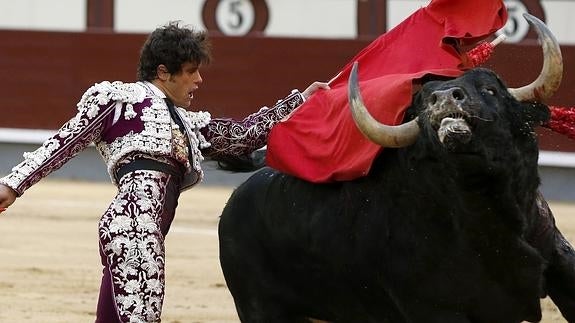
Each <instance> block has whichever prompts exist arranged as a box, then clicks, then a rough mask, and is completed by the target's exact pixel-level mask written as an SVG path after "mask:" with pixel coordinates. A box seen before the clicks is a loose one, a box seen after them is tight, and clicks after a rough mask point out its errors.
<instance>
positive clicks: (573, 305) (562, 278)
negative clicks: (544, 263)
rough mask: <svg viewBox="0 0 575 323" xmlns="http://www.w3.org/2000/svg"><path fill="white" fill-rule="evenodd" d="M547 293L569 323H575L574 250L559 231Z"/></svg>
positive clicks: (546, 274) (547, 274)
mask: <svg viewBox="0 0 575 323" xmlns="http://www.w3.org/2000/svg"><path fill="white" fill-rule="evenodd" d="M545 278H546V280H547V292H548V293H549V297H551V299H552V300H553V302H554V303H555V305H557V307H558V308H559V310H560V311H561V314H562V315H563V317H565V319H567V321H568V322H569V323H575V250H574V249H573V247H572V246H571V244H569V242H568V241H567V240H566V239H565V237H563V235H562V234H561V232H559V230H556V231H555V245H554V249H553V255H552V258H551V262H550V264H549V268H548V269H547V271H546V273H545Z"/></svg>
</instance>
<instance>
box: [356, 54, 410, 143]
mask: <svg viewBox="0 0 575 323" xmlns="http://www.w3.org/2000/svg"><path fill="white" fill-rule="evenodd" d="M357 66H358V63H357V62H355V63H354V64H353V67H352V69H351V73H350V76H349V84H348V96H349V106H350V108H351V114H352V115H353V120H354V121H355V124H356V125H357V127H358V128H359V130H360V131H361V133H363V135H364V136H366V137H367V138H368V139H369V140H371V141H373V142H374V143H376V144H378V145H380V146H383V147H392V148H398V147H405V146H409V145H411V144H413V143H414V142H415V140H416V139H417V135H418V134H419V126H418V125H417V119H415V120H411V121H409V122H407V123H404V124H401V125H398V126H388V125H384V124H382V123H380V122H378V121H377V120H375V119H374V118H373V117H372V116H371V115H370V114H369V112H368V111H367V108H366V107H365V105H364V103H363V99H362V98H361V93H360V92H359V83H358V81H357V68H358V67H357Z"/></svg>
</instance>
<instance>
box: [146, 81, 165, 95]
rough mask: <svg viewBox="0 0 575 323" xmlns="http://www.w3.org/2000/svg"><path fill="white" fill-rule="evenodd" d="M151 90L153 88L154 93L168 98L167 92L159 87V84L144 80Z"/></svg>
mask: <svg viewBox="0 0 575 323" xmlns="http://www.w3.org/2000/svg"><path fill="white" fill-rule="evenodd" d="M143 83H144V84H145V85H146V86H147V87H148V88H149V89H150V90H152V92H154V95H156V96H158V97H160V98H162V99H165V98H166V94H165V93H164V92H162V90H160V88H158V87H157V86H155V85H154V83H152V82H149V81H144V82H143Z"/></svg>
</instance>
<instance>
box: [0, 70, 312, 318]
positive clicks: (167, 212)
mask: <svg viewBox="0 0 575 323" xmlns="http://www.w3.org/2000/svg"><path fill="white" fill-rule="evenodd" d="M164 98H165V95H164V94H163V93H162V92H161V91H160V90H159V89H158V88H157V87H155V86H154V85H153V84H151V83H149V82H137V83H122V82H107V81H106V82H102V83H98V84H95V85H94V86H92V87H91V88H89V89H88V90H87V91H86V92H85V94H84V95H83V96H82V98H81V100H80V102H79V103H78V113H77V114H76V116H74V117H73V118H72V119H71V120H70V121H68V122H67V123H65V124H64V125H63V126H62V127H61V128H60V130H59V131H58V132H57V133H56V134H55V135H54V136H52V137H51V138H49V139H48V140H46V141H45V142H44V143H43V144H42V146H41V147H39V148H38V149H37V150H35V151H33V152H29V153H25V154H24V161H23V162H21V163H20V164H18V165H17V166H16V167H14V168H13V169H12V172H11V173H10V174H8V175H6V176H5V177H3V178H0V183H2V184H5V185H8V186H10V187H11V188H12V189H14V190H15V191H16V192H17V193H18V195H22V194H23V193H24V191H25V190H26V189H28V188H29V187H31V186H32V185H33V184H35V183H36V182H38V181H39V180H40V179H42V178H44V177H45V176H47V175H48V174H50V173H51V172H53V171H54V170H56V169H58V168H60V167H61V166H62V165H63V164H65V163H66V162H67V161H68V160H70V159H71V158H72V157H74V156H75V155H76V154H77V153H79V152H80V151H82V150H83V149H84V148H86V147H87V146H88V145H89V144H90V143H95V145H96V147H97V149H98V151H99V152H100V154H101V155H102V158H103V159H104V162H105V163H106V166H107V170H108V173H109V175H110V178H111V180H112V183H113V184H114V185H116V186H117V188H118V193H117V195H116V196H115V198H114V199H113V201H112V203H111V204H110V206H109V208H108V209H107V210H106V212H105V213H104V214H103V216H102V218H101V220H100V222H99V226H98V228H99V240H100V241H99V242H100V254H101V257H102V263H103V265H104V275H103V278H102V285H101V288H100V299H99V302H98V314H97V319H96V322H105V323H112V322H160V315H161V309H162V302H163V299H164V270H165V268H164V264H165V253H164V238H165V236H166V234H167V233H168V230H169V227H170V224H171V222H172V220H173V217H174V213H175V209H176V206H177V203H178V202H177V200H178V197H179V194H180V192H181V191H183V190H185V189H188V188H190V187H192V186H193V185H195V184H196V183H198V182H199V181H200V180H201V179H202V177H203V172H202V169H201V161H202V160H203V159H204V156H207V157H215V158H217V157H218V156H242V155H246V154H249V153H251V152H252V151H254V150H256V149H258V148H261V147H262V146H264V145H265V144H266V139H267V135H268V133H269V130H270V129H271V127H272V126H273V125H274V124H276V123H277V122H279V121H280V120H281V119H283V118H285V117H286V116H287V115H288V114H289V113H290V112H291V111H292V110H293V109H294V108H296V107H297V106H299V105H300V104H301V103H303V101H304V98H303V96H302V95H301V93H299V92H298V91H293V92H292V93H291V94H290V95H288V96H287V97H286V98H284V99H283V100H280V101H278V102H277V103H276V104H275V105H274V106H273V107H271V108H267V107H264V108H262V109H260V110H259V111H258V112H256V113H254V114H251V115H249V116H248V117H247V118H245V119H244V120H241V121H236V120H232V119H223V118H213V119H212V118H211V117H210V114H209V113H208V112H191V111H187V110H185V109H182V108H176V110H177V114H178V115H179V117H180V118H181V119H182V121H183V124H184V128H185V129H180V127H178V125H177V124H176V123H175V122H174V120H172V118H171V117H170V113H169V110H168V107H167V105H166V103H165V101H164ZM134 165H135V167H133V166H134ZM124 167H127V168H124ZM130 167H131V168H130ZM123 168H124V170H126V169H127V170H128V171H122V172H119V170H121V169H123ZM118 175H119V176H118Z"/></svg>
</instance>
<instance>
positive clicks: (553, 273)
mask: <svg viewBox="0 0 575 323" xmlns="http://www.w3.org/2000/svg"><path fill="white" fill-rule="evenodd" d="M537 207H538V209H539V214H538V216H537V219H536V221H535V222H534V223H535V226H534V228H533V230H531V231H532V232H530V234H529V240H530V243H531V244H532V246H533V247H535V248H537V249H538V250H540V251H541V253H542V254H543V255H544V257H545V258H546V259H547V260H548V261H549V265H548V268H547V269H546V271H545V281H546V292H547V294H548V295H549V297H550V298H551V299H552V300H553V302H554V303H555V305H557V307H558V308H559V310H560V311H561V314H562V315H563V317H565V319H567V321H568V322H569V323H575V250H574V249H573V247H572V246H571V244H569V242H568V241H567V239H565V237H564V236H563V234H561V232H560V231H559V229H558V228H557V227H556V226H555V218H554V217H553V213H552V212H551V209H550V208H549V205H548V204H547V202H546V201H545V199H544V198H543V196H542V195H541V194H538V196H537Z"/></svg>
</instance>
